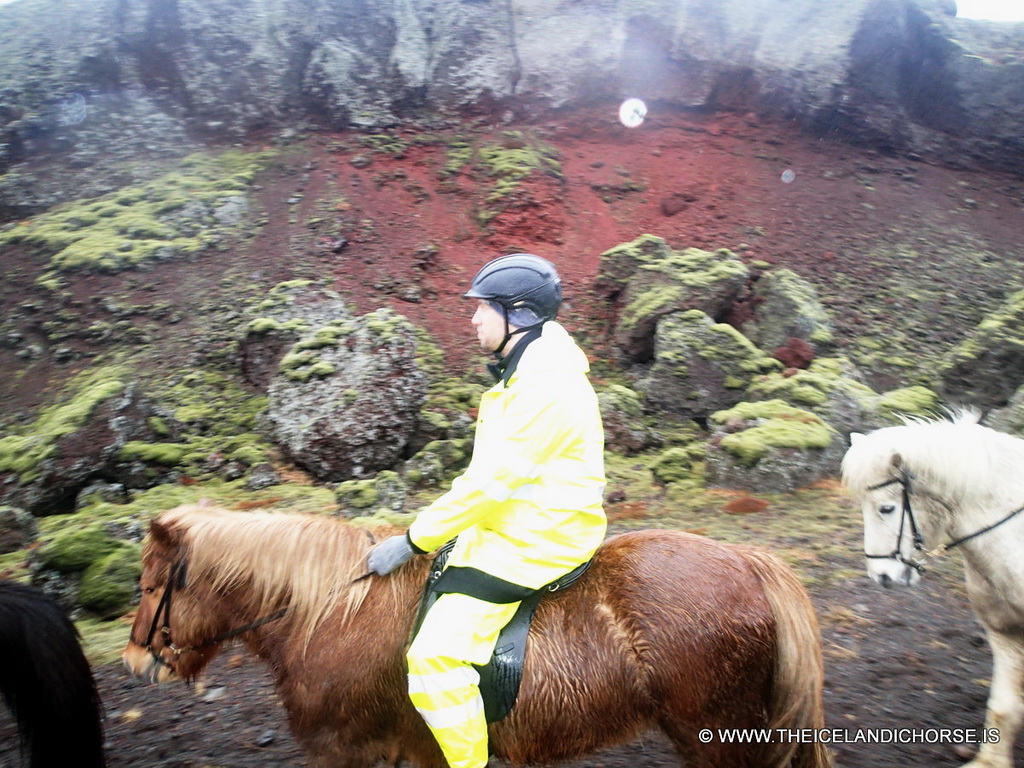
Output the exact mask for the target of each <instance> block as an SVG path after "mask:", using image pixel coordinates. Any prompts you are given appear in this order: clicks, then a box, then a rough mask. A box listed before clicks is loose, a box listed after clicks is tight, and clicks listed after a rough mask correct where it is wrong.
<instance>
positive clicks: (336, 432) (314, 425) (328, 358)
mask: <svg viewBox="0 0 1024 768" xmlns="http://www.w3.org/2000/svg"><path fill="white" fill-rule="evenodd" d="M416 352H417V338H416V332H415V329H414V328H413V326H412V324H411V323H410V322H409V321H408V320H406V319H405V318H404V317H403V316H401V315H399V314H397V313H395V312H392V311H391V310H387V309H379V310H376V311H374V312H370V313H368V314H366V315H363V316H362V317H360V318H358V319H356V320H353V321H351V322H349V321H342V322H340V323H337V322H334V321H331V322H329V323H328V324H327V325H323V326H319V327H314V328H311V329H309V330H308V331H306V332H304V333H303V334H302V336H301V338H300V339H299V340H298V341H297V342H296V343H295V344H293V345H292V346H291V348H290V349H289V350H288V351H287V352H286V353H285V355H284V357H283V358H281V361H280V363H279V364H278V370H277V373H276V375H275V376H274V379H273V380H272V381H271V383H270V387H269V389H268V392H267V400H268V408H267V415H266V424H267V430H268V434H269V436H270V438H271V439H272V440H274V441H275V442H276V443H277V444H278V445H280V446H281V447H282V449H283V450H284V452H285V454H286V455H287V457H288V458H289V459H291V460H292V461H294V462H295V463H296V464H298V465H299V466H301V467H303V468H304V469H306V470H307V471H309V472H311V473H312V474H313V475H314V476H315V477H316V478H317V479H319V480H323V481H334V482H336V481H340V480H352V479H356V480H359V479H365V478H368V477H372V476H374V475H375V474H376V473H377V472H380V471H381V470H385V469H393V468H394V467H395V466H396V465H397V464H398V462H399V461H400V460H401V458H402V455H403V453H404V452H405V451H406V449H407V447H408V446H409V444H410V441H411V440H412V439H413V436H414V435H415V433H416V425H417V419H418V417H419V412H420V408H421V406H422V405H423V402H424V398H425V396H426V384H427V382H426V374H425V373H424V372H423V371H422V370H421V369H420V367H419V365H418V364H417V363H416V362H415V358H416Z"/></svg>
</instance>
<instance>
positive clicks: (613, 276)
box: [598, 235, 748, 362]
mask: <svg viewBox="0 0 1024 768" xmlns="http://www.w3.org/2000/svg"><path fill="white" fill-rule="evenodd" d="M600 270H601V274H600V277H599V278H598V288H599V290H600V291H601V292H603V293H604V294H605V295H607V296H608V297H609V298H611V299H612V300H613V301H614V302H615V304H616V306H617V308H618V322H617V323H616V325H615V329H614V336H615V342H616V345H617V346H618V348H619V349H620V350H621V351H622V352H623V353H624V355H625V356H626V357H627V358H628V359H629V360H631V361H636V362H643V361H647V360H650V359H651V357H652V356H653V354H654V347H655V338H654V337H655V329H656V328H657V327H658V323H659V321H660V320H661V319H662V318H663V317H665V316H666V315H668V314H669V313H677V312H681V311H684V310H699V311H700V312H701V313H703V314H706V315H710V316H711V317H713V318H718V317H721V316H722V315H724V314H725V313H726V312H727V311H728V310H729V309H730V307H731V306H732V303H733V301H734V299H735V298H736V297H737V296H738V295H739V293H740V290H741V289H742V288H743V286H744V284H745V283H746V280H747V277H748V271H747V268H746V266H745V265H744V264H743V262H742V261H740V260H739V259H738V258H736V256H734V255H733V254H732V253H731V252H730V251H727V250H720V251H716V252H714V253H711V252H709V251H703V250H700V249H699V248H687V249H686V250H685V251H675V250H673V249H672V248H670V247H669V246H668V244H667V243H666V242H665V241H664V240H663V239H662V238H660V237H655V236H654V235H643V236H642V237H639V238H637V239H636V240H634V241H632V242H630V243H624V244H622V245H619V246H616V247H615V248H612V249H611V250H608V251H605V252H604V253H603V254H601V265H600Z"/></svg>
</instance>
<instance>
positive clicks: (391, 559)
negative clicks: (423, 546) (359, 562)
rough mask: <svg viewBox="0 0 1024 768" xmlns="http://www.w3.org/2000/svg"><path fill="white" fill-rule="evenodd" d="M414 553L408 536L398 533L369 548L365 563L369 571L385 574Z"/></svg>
mask: <svg viewBox="0 0 1024 768" xmlns="http://www.w3.org/2000/svg"><path fill="white" fill-rule="evenodd" d="M415 554H416V551H415V550H414V549H413V548H412V544H410V543H409V537H408V536H406V535H405V534H404V533H400V534H398V535H396V536H389V537H388V538H386V539H384V541H382V542H381V543H380V544H378V545H377V546H375V547H374V548H373V549H371V550H370V558H369V560H367V563H366V564H367V567H368V568H369V569H370V572H371V573H376V574H378V575H380V576H386V575H387V574H389V573H391V572H392V571H393V570H395V568H397V567H398V566H400V565H401V564H402V563H404V562H406V561H407V560H409V559H410V558H411V557H412V556H413V555H415Z"/></svg>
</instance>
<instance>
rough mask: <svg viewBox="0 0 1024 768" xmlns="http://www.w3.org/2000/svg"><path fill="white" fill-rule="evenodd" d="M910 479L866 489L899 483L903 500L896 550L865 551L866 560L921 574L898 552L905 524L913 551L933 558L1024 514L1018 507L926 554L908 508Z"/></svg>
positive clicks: (907, 476) (904, 475)
mask: <svg viewBox="0 0 1024 768" xmlns="http://www.w3.org/2000/svg"><path fill="white" fill-rule="evenodd" d="M912 478H913V474H912V473H910V472H901V473H900V476H899V477H891V478H889V479H888V480H886V481H884V482H881V483H878V485H872V486H870V487H868V490H869V491H877V490H879V489H881V488H886V487H888V486H890V485H893V484H895V483H899V484H900V485H901V486H903V498H902V502H901V503H902V506H903V509H902V512H901V513H900V530H899V533H897V534H896V548H895V549H894V550H893V551H892V553H891V554H888V555H872V554H869V553H868V552H866V551H865V552H864V557H866V558H868V559H881V560H895V561H896V562H898V563H903V564H904V565H907V566H910V567H911V568H913V569H914V570H915V571H917V572H918V573H923V572H924V566H923V565H922V564H921V562H920V561H915V560H908V559H907V558H905V557H904V556H903V553H902V552H901V551H900V543H901V542H902V541H903V528H904V523H905V522H907V521H909V522H910V532H911V536H912V537H913V541H914V549H915V550H917V551H918V552H921V553H923V555H924V556H925V557H934V556H935V555H938V554H941V553H943V552H948V551H949V550H951V549H953V548H955V547H959V546H960V545H961V544H964V543H966V542H968V541H970V540H971V539H974V538H977V537H978V536H981V535H982V534H984V533H988V532H989V531H991V530H993V529H995V528H998V527H999V526H1000V525H1002V524H1003V523H1005V522H1006V521H1008V520H1012V519H1013V518H1014V517H1016V516H1017V515H1019V514H1020V513H1021V512H1024V507H1019V508H1017V509H1015V510H1013V512H1010V513H1009V514H1008V515H1005V516H1004V517H1002V518H1000V519H999V520H996V521H995V522H994V523H992V524H991V525H986V526H985V527H984V528H981V529H980V530H977V531H974V532H973V533H969V534H967V535H966V536H961V537H960V538H958V539H953V540H952V541H950V542H947V543H945V544H940V545H939V546H938V547H936V548H935V549H932V550H929V551H927V552H926V551H925V550H924V537H923V536H922V535H921V533H920V530H919V529H918V526H917V519H916V518H915V517H914V510H913V508H912V507H911V506H910V495H911V480H912Z"/></svg>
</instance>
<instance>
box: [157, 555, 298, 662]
mask: <svg viewBox="0 0 1024 768" xmlns="http://www.w3.org/2000/svg"><path fill="white" fill-rule="evenodd" d="M187 575H188V564H187V562H186V560H185V558H184V557H182V558H180V559H179V560H178V561H177V562H175V563H174V565H172V566H171V571H170V573H169V574H168V576H167V586H165V587H164V593H163V594H162V595H161V596H160V602H159V603H157V606H156V611H155V612H154V614H153V621H152V623H151V624H150V625H149V633H148V634H147V635H146V642H145V644H144V647H145V649H146V650H147V651H149V655H150V656H152V657H153V660H154V661H155V662H156V663H157V664H159V665H160V666H162V667H167V668H168V669H170V670H173V669H174V665H173V664H172V663H171V662H169V661H167V659H165V658H164V655H163V652H164V651H170V652H171V654H172V655H173V657H174V660H175V661H176V660H177V659H178V657H179V656H181V654H183V653H189V652H192V651H198V650H200V649H201V648H208V647H210V646H211V645H216V644H217V643H222V642H224V641H225V640H229V639H231V638H232V637H237V636H238V635H241V634H244V633H245V632H249V631H250V630H253V629H256V628H257V627H262V626H263V625H264V624H268V623H269V622H271V621H276V620H277V619H280V618H281V617H282V616H284V615H285V614H286V613H287V612H288V609H287V608H282V609H281V610H279V611H275V612H274V613H271V614H269V615H267V616H264V617H263V618H261V619H257V620H256V621H251V622H249V623H248V624H243V625H242V626H240V627H235V628H234V629H229V630H228V631H226V632H221V633H220V634H218V635H214V636H213V637H211V638H208V639H206V640H204V641H203V642H201V643H196V644H195V645H186V646H184V647H181V648H179V647H178V646H176V645H175V644H174V641H173V640H172V639H171V601H172V600H173V599H174V591H175V590H181V589H184V588H185V583H186V577H187ZM161 617H162V618H161ZM158 629H159V632H160V634H161V635H163V638H164V645H163V648H161V649H160V650H159V651H157V650H156V649H155V648H154V647H153V638H154V637H156V633H157V631H158Z"/></svg>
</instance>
